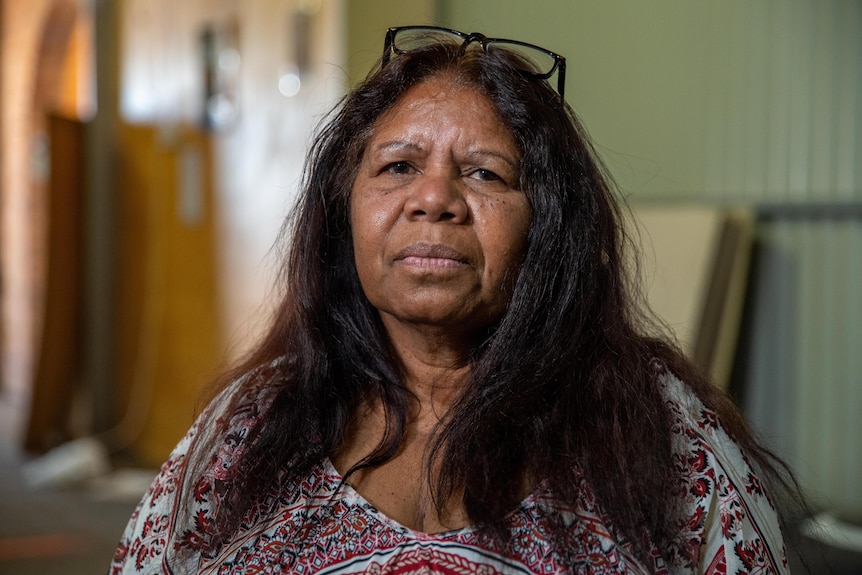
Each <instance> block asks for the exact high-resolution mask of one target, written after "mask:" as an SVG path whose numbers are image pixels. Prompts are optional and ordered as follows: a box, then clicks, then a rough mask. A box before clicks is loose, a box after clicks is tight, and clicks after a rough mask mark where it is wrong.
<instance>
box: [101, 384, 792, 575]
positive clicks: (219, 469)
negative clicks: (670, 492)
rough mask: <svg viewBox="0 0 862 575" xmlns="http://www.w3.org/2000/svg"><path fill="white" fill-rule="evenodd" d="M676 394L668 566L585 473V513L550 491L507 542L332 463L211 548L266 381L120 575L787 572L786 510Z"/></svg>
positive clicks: (130, 553) (283, 489) (129, 536)
mask: <svg viewBox="0 0 862 575" xmlns="http://www.w3.org/2000/svg"><path fill="white" fill-rule="evenodd" d="M665 389H666V397H667V402H668V405H669V407H670V408H671V410H672V413H673V415H674V420H675V423H674V427H673V433H674V436H675V444H676V446H675V456H674V461H675V465H676V467H677V472H678V474H679V476H680V477H681V479H680V482H681V483H680V485H679V488H680V493H684V497H683V501H682V504H683V506H684V508H685V516H686V517H687V518H688V520H687V521H686V522H685V525H683V526H682V532H683V533H684V536H683V537H682V538H681V539H680V540H681V541H683V543H682V544H680V545H678V546H677V547H676V548H674V549H671V550H670V552H669V553H668V552H666V553H665V556H669V557H670V560H671V564H670V565H668V564H667V563H665V562H664V561H663V560H662V559H661V553H660V552H659V550H658V549H656V548H654V549H652V553H651V557H652V560H651V562H652V564H651V565H649V566H647V565H644V564H643V563H642V562H640V561H639V560H638V559H636V557H635V554H634V552H633V548H632V546H631V544H630V543H629V542H628V541H627V540H626V539H625V538H624V537H623V536H622V535H621V534H620V533H618V532H617V530H615V529H614V526H613V525H612V524H611V522H610V521H609V519H608V518H607V517H606V515H605V514H604V513H603V511H602V509H601V508H600V505H599V504H598V503H597V501H596V498H595V495H594V490H593V487H592V486H590V485H589V484H588V483H587V482H586V481H585V480H584V479H583V478H581V479H580V486H581V497H580V498H579V500H578V503H577V505H576V506H575V507H574V508H564V507H563V506H561V505H560V504H558V503H557V502H555V501H554V500H553V498H552V497H551V496H550V493H549V492H548V490H547V489H545V487H544V486H543V485H541V484H540V485H539V487H538V488H537V489H536V491H535V492H534V493H532V494H531V495H529V496H528V497H527V498H526V499H524V500H523V501H522V502H521V503H520V505H518V507H517V508H516V509H515V510H514V511H512V512H511V513H510V514H509V515H508V516H507V526H508V529H509V531H510V534H511V537H509V538H508V541H505V542H501V540H500V538H492V537H488V536H486V535H484V534H483V532H481V531H479V530H477V529H475V528H471V527H465V528H463V529H457V530H454V531H449V532H445V533H434V534H427V533H421V532H418V531H414V530H412V529H409V528H407V527H405V526H403V525H400V524H399V523H397V522H396V521H394V520H392V519H391V518H389V517H387V516H386V515H384V514H382V513H381V512H380V511H378V510H377V509H375V508H374V507H373V506H372V505H371V504H370V503H369V502H368V501H366V500H365V499H363V497H362V496H361V495H360V494H359V493H357V492H356V491H355V490H354V489H353V488H351V487H350V485H348V484H346V483H345V482H344V481H343V480H342V477H341V476H340V475H339V473H338V471H336V470H335V468H334V467H333V466H332V464H331V463H330V462H329V461H328V460H324V461H321V462H320V464H319V465H318V466H316V467H315V468H314V469H313V470H312V471H311V472H310V473H309V474H308V475H307V477H305V478H303V479H302V480H300V481H287V480H283V481H277V482H275V485H274V487H273V488H272V489H271V490H270V491H269V492H268V493H266V494H265V496H264V497H262V498H260V500H259V502H258V503H257V504H256V505H255V506H254V507H253V508H252V509H251V510H250V511H249V512H248V514H247V515H246V516H245V518H244V520H243V522H242V524H241V526H240V528H239V530H238V531H237V532H236V533H235V535H234V536H233V538H232V539H231V540H230V541H229V542H228V543H227V544H225V545H222V546H221V547H220V548H219V549H218V550H217V551H215V552H212V553H208V552H202V551H201V550H200V549H201V548H202V546H201V542H202V541H203V540H204V537H205V535H204V532H205V531H206V526H207V524H208V523H209V522H210V521H212V516H213V510H214V508H215V507H216V506H217V505H218V501H219V499H218V493H219V489H218V486H219V485H220V480H224V479H225V477H226V471H227V469H228V468H229V467H230V464H231V462H233V461H236V459H237V457H238V456H239V455H240V453H241V451H242V449H243V438H244V437H245V436H246V434H247V433H248V431H249V429H250V428H251V427H252V426H253V425H254V424H255V422H256V421H258V420H259V418H260V417H261V413H263V411H264V410H265V409H267V406H268V404H269V400H268V399H267V397H268V395H271V393H269V394H268V391H267V390H268V388H267V387H266V386H265V384H261V385H260V386H259V387H258V388H256V389H253V390H251V391H250V392H249V393H248V395H246V397H247V398H248V399H247V400H246V401H244V402H242V403H241V404H240V405H239V406H238V408H235V409H234V410H233V411H232V412H231V413H230V415H229V417H230V419H229V422H228V423H229V427H228V433H227V434H226V435H225V436H224V438H223V440H221V441H219V445H220V447H219V453H218V455H217V456H216V457H215V458H214V460H213V461H214V463H213V465H212V467H211V468H210V469H209V471H208V472H207V473H206V474H205V475H206V476H205V477H203V478H197V479H195V476H193V474H192V473H187V469H186V457H187V454H188V453H190V452H193V451H194V450H195V448H196V445H197V444H199V442H201V441H202V440H203V438H204V426H203V425H201V422H202V421H206V418H207V417H208V416H209V415H212V414H215V415H216V416H220V417H224V416H225V415H224V412H225V405H226V402H227V397H228V396H229V394H230V393H231V392H232V390H231V389H228V390H227V392H226V393H223V394H222V396H221V397H220V398H217V399H216V400H215V401H214V402H213V404H212V405H211V406H210V407H209V408H208V410H207V413H205V414H204V415H203V416H202V417H201V419H199V420H198V422H197V423H196V424H195V425H194V426H192V428H191V429H190V430H189V432H188V434H187V435H186V437H185V438H184V439H183V440H182V441H181V442H180V443H179V445H178V446H177V448H176V449H175V450H174V452H173V453H172V454H171V456H170V458H169V459H168V460H167V462H166V463H165V464H164V465H163V466H162V468H161V471H160V472H159V475H158V476H157V477H156V479H155V480H154V482H153V484H152V486H151V487H150V489H149V491H148V492H147V493H146V495H145V496H144V498H143V500H142V501H141V502H140V504H139V505H138V507H137V509H136V510H135V512H134V513H133V515H132V517H131V519H130V521H129V524H128V526H127V528H126V531H125V534H124V535H123V537H122V540H121V541H120V545H119V547H118V548H117V551H116V553H115V555H114V559H113V562H112V565H111V570H110V573H111V574H131V573H171V574H177V575H179V574H192V573H200V574H219V575H228V574H240V573H243V574H250V573H261V574H263V573H267V574H276V573H298V574H303V575H310V574H319V575H323V574H327V575H328V574H348V573H373V574H384V573H385V574H393V575H395V574H405V575H407V574H440V575H449V574H470V573H476V574H483V575H496V574H540V573H541V574H551V573H584V574H586V573H590V574H610V573H614V574H623V573H625V574H638V575H640V574H646V573H653V572H654V573H660V574H676V573H706V574H710V575H711V574H773V573H788V572H789V571H788V566H787V561H786V558H785V550H784V545H783V543H782V536H781V533H780V531H779V528H778V521H777V516H776V513H775V510H774V508H773V506H772V503H771V502H770V500H769V498H768V497H767V495H766V494H765V493H764V491H763V488H762V487H761V484H760V482H759V480H758V478H757V477H756V476H755V475H754V473H753V472H752V470H751V468H750V466H749V465H748V462H747V461H746V459H745V457H744V456H743V454H742V453H741V452H740V449H739V447H738V446H737V445H736V444H735V443H734V442H733V441H732V440H731V439H730V438H729V437H728V435H727V434H726V433H725V432H724V430H723V429H722V427H721V424H720V423H719V421H718V419H717V417H716V415H715V413H714V412H712V411H710V410H708V409H705V408H704V406H703V404H702V403H701V402H700V400H699V399H698V398H697V397H696V396H694V395H693V394H692V393H691V392H690V391H689V390H688V388H687V387H686V386H685V385H684V384H683V383H681V382H680V381H679V380H677V379H675V378H672V377H668V378H667V379H666V382H665ZM219 414H221V415H219ZM198 475H199V474H198ZM193 481H194V482H195V484H194V485H191V483H192V482H193ZM180 495H182V497H183V498H185V501H183V503H184V505H180V499H181V498H180ZM561 525H562V526H563V527H564V528H563V529H560V526H561Z"/></svg>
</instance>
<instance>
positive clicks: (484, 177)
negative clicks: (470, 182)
mask: <svg viewBox="0 0 862 575" xmlns="http://www.w3.org/2000/svg"><path fill="white" fill-rule="evenodd" d="M469 177H471V178H473V179H476V180H480V181H483V182H502V181H503V178H501V177H500V176H498V175H497V174H495V173H494V172H492V171H491V170H486V169H484V168H479V169H477V170H474V171H473V172H471V173H470V174H469Z"/></svg>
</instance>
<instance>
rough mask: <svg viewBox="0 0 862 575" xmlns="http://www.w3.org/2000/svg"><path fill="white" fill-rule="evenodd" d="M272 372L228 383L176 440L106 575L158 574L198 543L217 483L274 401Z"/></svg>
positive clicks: (187, 555) (260, 371)
mask: <svg viewBox="0 0 862 575" xmlns="http://www.w3.org/2000/svg"><path fill="white" fill-rule="evenodd" d="M273 367H276V366H266V367H264V368H261V369H258V370H255V371H252V372H249V373H248V374H246V375H244V376H242V377H239V378H236V379H235V380H234V381H232V382H231V383H230V384H229V385H227V386H226V387H225V388H224V389H223V390H222V391H221V392H220V393H218V395H217V396H216V397H215V398H214V399H213V400H212V401H211V402H210V403H209V404H208V405H207V407H206V408H205V409H204V411H203V412H202V413H201V414H200V416H199V417H198V418H197V420H196V421H195V423H194V424H193V425H192V426H191V428H190V429H189V430H188V432H187V433H186V435H185V436H184V437H183V438H182V439H181V440H180V441H179V443H178V444H177V446H176V447H175V448H174V450H173V452H172V453H171V454H170V456H169V457H168V459H167V461H165V463H164V464H163V465H162V466H161V468H160V470H159V473H158V475H157V476H156V477H155V479H154V480H153V482H152V484H151V485H150V488H149V489H148V490H147V492H146V494H145V495H144V497H143V498H142V499H141V501H140V503H139V504H138V506H137V508H136V509H135V511H134V513H133V514H132V516H131V518H130V520H129V523H128V525H127V526H126V529H125V532H124V534H123V536H122V539H121V540H120V544H119V546H118V547H117V550H116V552H115V554H114V558H113V562H112V565H111V571H110V572H111V573H112V574H120V573H142V572H146V573H150V572H153V570H156V571H159V570H162V568H163V567H164V566H165V565H166V563H165V562H167V561H168V558H169V557H172V556H174V551H177V550H183V549H194V548H196V547H199V546H200V544H201V543H203V542H204V540H205V537H206V531H207V521H209V520H210V519H211V517H212V511H213V508H214V505H215V504H216V501H215V497H216V492H217V491H218V489H219V484H220V483H221V482H223V481H224V480H226V478H227V474H228V472H229V470H230V468H231V465H232V464H233V463H234V462H235V461H236V460H237V459H238V458H239V457H240V455H241V454H242V451H243V449H244V446H245V443H246V440H247V439H248V436H249V434H250V433H251V432H252V430H253V429H254V428H255V427H256V425H257V423H258V422H259V421H260V420H261V418H262V417H263V416H264V414H265V413H266V411H267V409H268V408H269V406H270V405H271V403H272V401H273V398H274V397H275V394H276V391H277V383H276V379H275V376H274V373H276V372H277V370H274V369H272V368H273ZM192 555H193V553H192V554H190V553H185V554H184V557H185V558H186V559H189V558H190V557H191V556H192ZM173 561H174V560H172V562H173ZM176 561H179V558H176Z"/></svg>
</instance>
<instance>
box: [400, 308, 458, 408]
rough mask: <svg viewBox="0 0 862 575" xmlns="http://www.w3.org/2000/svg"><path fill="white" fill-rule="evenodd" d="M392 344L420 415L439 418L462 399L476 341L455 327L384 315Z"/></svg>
mask: <svg viewBox="0 0 862 575" xmlns="http://www.w3.org/2000/svg"><path fill="white" fill-rule="evenodd" d="M383 323H384V326H385V327H386V331H387V334H388V335H389V341H390V342H391V343H390V345H391V346H392V349H393V351H394V352H395V355H396V357H397V358H398V360H399V361H400V363H401V369H402V372H403V373H404V380H405V382H404V383H405V385H406V386H407V387H408V389H410V391H411V392H412V393H413V394H414V395H415V396H416V398H417V400H418V401H419V412H420V413H419V415H420V417H421V416H423V415H428V416H433V415H434V414H436V416H437V418H438V420H439V418H440V417H442V416H443V414H445V413H446V411H447V410H448V409H449V407H451V405H452V403H453V402H454V401H456V400H457V399H458V397H459V396H460V395H461V392H462V390H463V388H464V385H466V384H467V382H468V381H469V377H470V365H469V355H470V350H471V347H472V345H473V343H472V341H469V340H467V339H465V338H462V337H457V336H453V334H452V333H451V330H447V329H441V328H436V327H427V326H422V325H418V326H417V325H411V324H404V323H401V322H397V321H394V320H391V321H387V318H385V317H384V319H383Z"/></svg>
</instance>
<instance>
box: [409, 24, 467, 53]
mask: <svg viewBox="0 0 862 575" xmlns="http://www.w3.org/2000/svg"><path fill="white" fill-rule="evenodd" d="M463 41H464V40H463V39H462V38H461V37H460V36H458V35H457V34H452V33H450V32H446V31H442V30H427V29H423V28H418V29H410V28H408V29H401V30H398V32H397V34H395V40H394V42H393V45H394V47H395V51H396V52H398V53H399V54H400V53H403V52H410V51H411V50H416V49H418V48H423V47H425V46H430V45H431V44H439V43H441V42H448V43H451V44H461V43H462V42H463Z"/></svg>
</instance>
